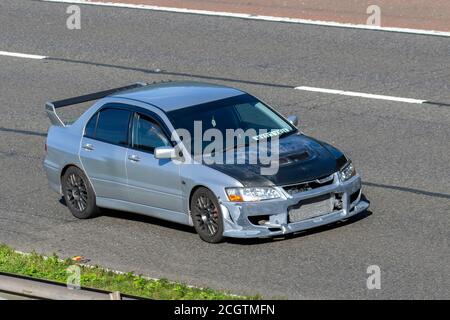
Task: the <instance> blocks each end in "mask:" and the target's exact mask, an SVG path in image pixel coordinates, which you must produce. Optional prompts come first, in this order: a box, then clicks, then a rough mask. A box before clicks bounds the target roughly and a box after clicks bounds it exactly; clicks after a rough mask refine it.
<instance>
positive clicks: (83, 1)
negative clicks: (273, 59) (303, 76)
mask: <svg viewBox="0 0 450 320" xmlns="http://www.w3.org/2000/svg"><path fill="white" fill-rule="evenodd" d="M37 1H40V2H56V3H70V4H86V5H93V6H105V7H118V8H128V9H142V10H152V11H164V12H176V13H189V14H198V15H207V16H219V17H231V18H240V19H249V20H261V21H271V22H285V23H296V24H307V25H316V26H325V27H335V28H349V29H362V30H374V31H387V32H397V33H408V34H418V35H428V36H440V37H450V32H445V31H435V30H422V29H410V28H396V27H379V26H371V25H366V24H352V23H341V22H334V21H320V20H310V19H298V18H287V17H275V16H263V15H252V14H247V13H232V12H221V11H208V10H195V9H186V8H172V7H160V6H152V5H145V4H129V3H113V2H96V1H87V0H37Z"/></svg>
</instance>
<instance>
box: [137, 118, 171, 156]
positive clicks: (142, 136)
mask: <svg viewBox="0 0 450 320" xmlns="http://www.w3.org/2000/svg"><path fill="white" fill-rule="evenodd" d="M132 137H133V138H132V140H133V141H132V144H133V148H136V149H139V150H143V151H149V152H153V150H154V149H155V148H157V147H163V146H169V145H170V141H169V139H168V138H167V137H166V135H165V134H164V132H163V130H162V129H161V127H160V126H159V125H158V124H157V123H156V122H155V121H153V120H152V119H151V118H149V117H147V116H144V115H140V114H136V117H135V119H134V121H133V135H132Z"/></svg>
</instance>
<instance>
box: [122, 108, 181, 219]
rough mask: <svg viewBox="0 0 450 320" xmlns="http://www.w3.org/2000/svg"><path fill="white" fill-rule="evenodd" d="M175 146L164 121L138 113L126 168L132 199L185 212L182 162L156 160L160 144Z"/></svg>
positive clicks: (134, 118)
mask: <svg viewBox="0 0 450 320" xmlns="http://www.w3.org/2000/svg"><path fill="white" fill-rule="evenodd" d="M161 146H171V143H170V140H169V137H168V136H167V135H166V134H165V133H164V131H163V129H162V127H161V126H160V124H159V123H158V122H157V121H156V120H155V119H154V118H153V117H150V116H149V115H144V114H140V113H135V114H134V116H133V123H132V130H131V146H130V149H128V153H127V159H126V168H127V175H128V185H129V194H130V199H131V201H132V202H134V203H137V204H140V205H145V206H149V207H153V208H158V209H164V210H169V211H175V212H178V213H180V212H184V210H183V205H182V204H183V201H182V191H181V178H180V168H179V165H176V164H175V163H173V161H172V160H171V159H156V158H155V157H154V155H153V151H154V149H155V148H157V147H161Z"/></svg>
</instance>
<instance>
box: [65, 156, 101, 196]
mask: <svg viewBox="0 0 450 320" xmlns="http://www.w3.org/2000/svg"><path fill="white" fill-rule="evenodd" d="M71 167H74V168H77V169H78V170H80V171H81V172H83V173H84V175H85V176H86V177H87V179H88V181H89V184H90V185H91V188H92V190H93V191H94V195H95V197H97V193H96V192H95V187H94V184H93V183H92V181H91V178H90V177H89V175H88V174H87V173H86V171H85V170H84V169H83V167H81V166H79V165H77V164H75V163H68V164H66V165H65V166H64V167H63V168H62V170H61V174H60V176H59V180H60V186H61V193H62V178H63V176H64V174H65V173H66V171H67V170H68V169H69V168H71Z"/></svg>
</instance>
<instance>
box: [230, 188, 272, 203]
mask: <svg viewBox="0 0 450 320" xmlns="http://www.w3.org/2000/svg"><path fill="white" fill-rule="evenodd" d="M226 191H227V195H228V200H230V201H233V202H242V201H261V200H269V199H276V198H279V197H280V194H279V193H278V191H277V190H275V189H274V188H227V189H226Z"/></svg>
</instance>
